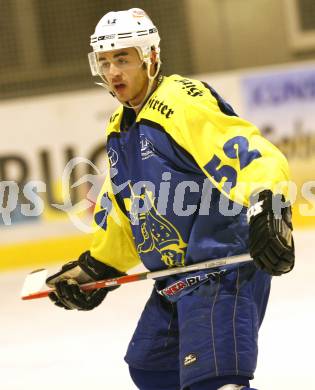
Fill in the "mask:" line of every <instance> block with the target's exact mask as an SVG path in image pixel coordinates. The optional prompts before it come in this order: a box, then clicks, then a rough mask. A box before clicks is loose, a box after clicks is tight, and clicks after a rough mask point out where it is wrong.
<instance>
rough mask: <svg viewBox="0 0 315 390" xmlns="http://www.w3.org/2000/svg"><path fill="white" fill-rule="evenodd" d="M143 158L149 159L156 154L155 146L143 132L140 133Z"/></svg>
mask: <svg viewBox="0 0 315 390" xmlns="http://www.w3.org/2000/svg"><path fill="white" fill-rule="evenodd" d="M140 148H141V159H142V160H147V159H148V158H150V157H152V156H153V155H154V146H153V144H152V142H151V141H149V140H148V139H147V138H146V137H145V136H144V135H143V134H140Z"/></svg>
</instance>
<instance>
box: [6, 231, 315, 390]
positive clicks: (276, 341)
mask: <svg viewBox="0 0 315 390" xmlns="http://www.w3.org/2000/svg"><path fill="white" fill-rule="evenodd" d="M295 238H296V247H297V264H296V267H295V270H294V271H293V272H291V273H290V274H288V275H285V276H282V277H280V278H274V279H273V283H272V293H271V297H270V302H269V306H268V309H267V314H266V317H265V320H264V323H263V325H262V328H261V331H260V338H259V351H260V352H259V360H258V368H257V370H256V375H255V379H254V380H253V381H252V386H253V387H256V388H258V389H259V390H302V389H303V390H304V389H308V390H313V389H315V358H314V354H315V336H314V334H315V310H314V309H315V304H314V297H315V262H314V252H315V231H299V232H296V233H295ZM29 271H31V270H23V271H19V272H10V273H2V274H0V302H1V306H0V309H1V310H0V390H22V389H23V390H43V389H45V390H56V389H59V390H72V389H73V390H81V389H82V390H83V389H85V390H86V389H94V388H97V389H105V390H109V389H110V390H135V386H134V385H133V384H132V382H131V380H130V378H129V375H128V369H127V365H126V364H125V363H124V361H123V357H124V353H125V350H126V347H127V345H128V341H129V338H130V337H131V335H132V333H133V330H134V328H135V326H136V323H137V319H138V317H139V314H140V312H141V310H142V307H143V305H144V303H145V301H146V299H147V298H148V296H149V294H150V290H151V282H150V281H145V282H137V283H131V284H129V285H125V286H122V287H121V288H120V289H119V290H118V291H116V292H114V293H111V294H110V295H109V296H108V297H107V298H106V300H105V301H104V303H103V304H102V305H101V306H100V307H99V308H97V309H96V310H94V311H92V312H74V311H73V312H72V311H71V312H70V311H64V310H61V309H59V308H56V307H54V306H52V305H51V304H50V302H49V301H48V300H47V299H38V300H33V301H21V300H20V299H19V294H20V289H21V286H22V285H23V281H24V278H25V276H26V274H27V273H28V272H29ZM174 390H175V389H174Z"/></svg>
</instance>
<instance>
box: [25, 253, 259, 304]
mask: <svg viewBox="0 0 315 390" xmlns="http://www.w3.org/2000/svg"><path fill="white" fill-rule="evenodd" d="M248 261H252V259H251V257H250V255H249V254H248V253H246V254H243V255H238V256H231V257H225V258H221V259H213V260H206V261H203V262H201V263H196V264H191V265H187V266H183V267H176V268H169V269H165V270H162V271H153V272H141V273H138V274H131V275H126V276H120V277H118V278H112V279H105V280H99V281H97V282H91V283H85V284H81V285H80V288H81V289H82V290H83V291H89V290H95V289H98V288H104V287H113V286H118V285H121V284H125V283H130V282H137V281H139V280H146V279H156V278H161V277H163V276H170V275H176V274H180V273H184V272H191V271H199V270H202V269H211V268H217V267H221V266H224V265H230V264H238V263H244V262H248ZM46 276H47V270H45V269H40V270H36V271H33V272H32V273H30V274H29V275H27V277H26V278H25V281H24V285H23V288H22V292H21V298H22V299H23V300H24V301H26V300H30V299H36V298H44V297H47V296H48V294H49V293H51V292H53V291H54V289H48V290H44V291H40V290H41V288H42V287H43V285H44V284H45V280H46Z"/></svg>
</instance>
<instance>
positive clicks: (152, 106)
mask: <svg viewBox="0 0 315 390" xmlns="http://www.w3.org/2000/svg"><path fill="white" fill-rule="evenodd" d="M145 109H149V110H153V111H158V112H159V113H160V114H161V115H164V116H165V118H167V119H169V118H170V117H171V116H172V115H173V114H174V110H173V109H172V108H171V107H169V105H168V104H165V103H164V101H163V100H162V101H161V100H158V99H156V98H151V99H149V101H148V103H147V104H146V106H145Z"/></svg>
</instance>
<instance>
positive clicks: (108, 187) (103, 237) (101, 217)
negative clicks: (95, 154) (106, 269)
mask: <svg viewBox="0 0 315 390" xmlns="http://www.w3.org/2000/svg"><path fill="white" fill-rule="evenodd" d="M93 226H94V234H93V240H92V244H91V247H90V252H91V255H92V256H93V257H94V258H96V259H97V260H100V261H102V262H103V263H105V264H107V265H110V266H112V267H114V268H116V269H118V270H119V271H121V272H126V271H128V270H129V269H130V268H132V267H134V266H136V265H137V264H138V263H139V262H140V258H139V256H138V254H137V251H136V248H135V245H134V241H133V236H132V231H131V227H130V223H129V220H128V218H127V217H126V216H125V214H124V213H123V212H122V210H121V209H120V207H119V205H118V203H117V200H116V198H115V194H114V193H113V189H112V184H111V179H110V175H109V173H108V174H107V175H106V178H105V182H104V184H103V186H102V189H101V192H100V194H99V196H98V199H97V203H96V206H95V210H94V222H93Z"/></svg>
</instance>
